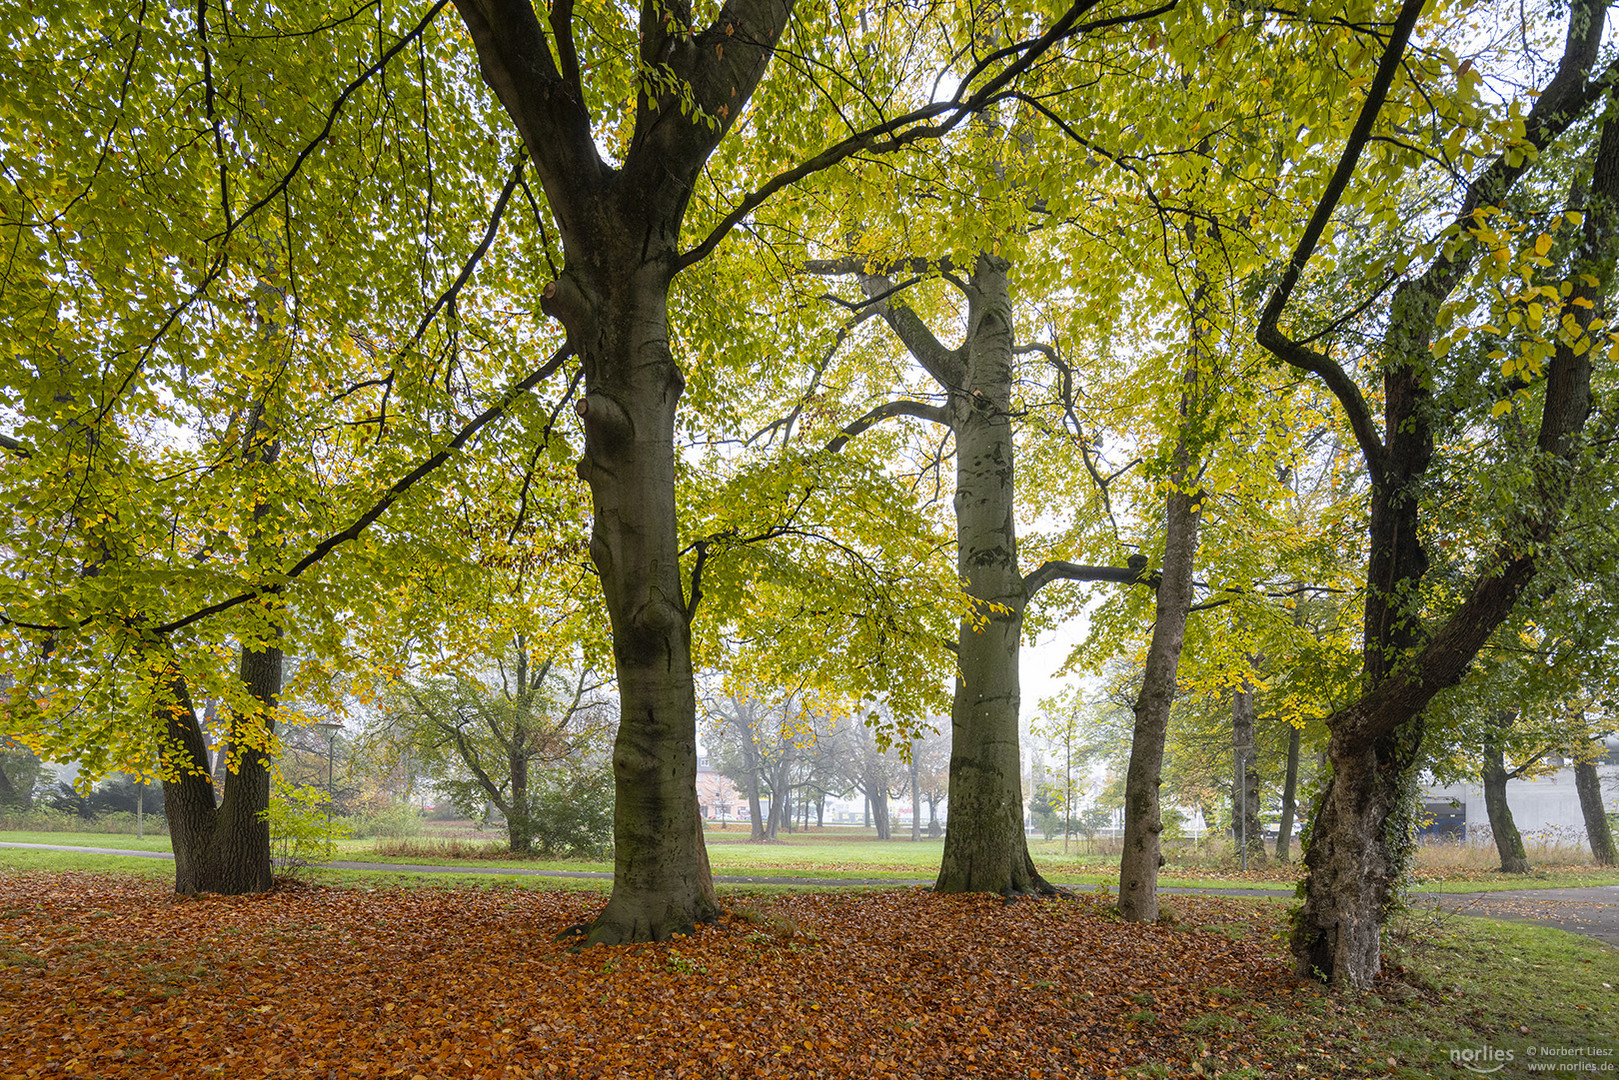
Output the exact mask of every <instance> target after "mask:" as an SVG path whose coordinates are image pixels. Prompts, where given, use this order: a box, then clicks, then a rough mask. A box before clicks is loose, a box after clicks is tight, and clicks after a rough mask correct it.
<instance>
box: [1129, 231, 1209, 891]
mask: <svg viewBox="0 0 1619 1080" xmlns="http://www.w3.org/2000/svg"><path fill="white" fill-rule="evenodd" d="M1186 239H1187V243H1188V246H1189V247H1191V248H1192V249H1193V251H1194V253H1195V252H1196V250H1197V247H1198V226H1196V225H1195V224H1189V225H1188V226H1187V228H1186ZM1195 266H1196V256H1195V254H1194V267H1195ZM1194 273H1195V274H1196V276H1197V277H1198V284H1197V287H1196V289H1195V291H1194V293H1193V295H1192V302H1191V310H1190V311H1189V312H1188V313H1187V315H1188V316H1189V318H1188V322H1189V324H1190V332H1189V336H1188V344H1187V365H1186V371H1185V374H1184V375H1183V376H1182V380H1181V381H1182V389H1181V401H1180V421H1181V430H1180V431H1179V432H1178V433H1177V434H1176V441H1175V449H1174V468H1173V470H1172V472H1171V475H1170V477H1169V482H1170V489H1169V492H1168V494H1167V495H1166V496H1165V498H1164V566H1163V572H1162V574H1161V576H1160V577H1159V580H1158V595H1157V597H1156V602H1155V606H1154V613H1153V614H1154V618H1153V627H1152V640H1151V642H1150V643H1149V644H1148V646H1147V660H1146V663H1145V665H1144V667H1143V670H1142V673H1141V693H1140V695H1139V696H1138V697H1137V698H1136V704H1135V728H1134V731H1133V732H1132V733H1131V737H1130V764H1129V766H1128V768H1127V769H1126V771H1125V777H1124V851H1123V855H1122V857H1121V859H1120V862H1119V911H1120V913H1121V914H1123V916H1124V918H1125V919H1126V920H1127V921H1129V922H1156V921H1157V920H1158V868H1159V867H1160V866H1162V865H1163V863H1164V859H1163V851H1162V843H1161V840H1162V835H1163V831H1164V825H1163V817H1162V814H1161V807H1160V804H1159V790H1158V789H1159V787H1160V786H1162V784H1163V778H1162V775H1161V774H1162V771H1163V764H1164V739H1165V736H1166V734H1167V733H1168V730H1169V708H1170V705H1171V704H1172V703H1173V702H1174V700H1175V688H1176V680H1177V676H1178V672H1179V670H1180V657H1181V646H1182V645H1183V644H1184V643H1185V641H1186V620H1187V617H1188V616H1189V615H1190V614H1191V608H1192V595H1193V591H1194V583H1193V579H1192V570H1193V566H1194V564H1195V563H1196V561H1197V533H1198V525H1199V521H1200V518H1201V509H1202V506H1201V498H1202V496H1201V493H1200V492H1198V491H1196V490H1194V488H1195V480H1194V468H1193V460H1192V452H1191V448H1190V428H1191V425H1192V423H1193V422H1194V420H1195V419H1197V418H1199V417H1200V414H1201V413H1202V411H1203V410H1204V409H1205V408H1206V402H1205V400H1204V390H1203V386H1204V380H1205V377H1206V376H1205V372H1206V370H1207V369H1208V367H1209V366H1210V356H1209V351H1208V341H1207V340H1206V335H1207V334H1208V333H1209V331H1210V329H1211V328H1212V320H1211V319H1210V315H1211V307H1212V301H1211V298H1210V296H1209V289H1208V282H1207V279H1206V278H1205V277H1204V275H1203V273H1202V271H1201V270H1194Z"/></svg>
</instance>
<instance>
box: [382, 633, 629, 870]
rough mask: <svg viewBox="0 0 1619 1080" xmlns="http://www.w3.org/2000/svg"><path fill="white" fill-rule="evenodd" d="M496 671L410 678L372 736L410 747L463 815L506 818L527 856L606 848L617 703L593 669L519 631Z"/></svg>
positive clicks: (515, 845) (514, 844)
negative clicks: (603, 694) (536, 650)
mask: <svg viewBox="0 0 1619 1080" xmlns="http://www.w3.org/2000/svg"><path fill="white" fill-rule="evenodd" d="M490 660H491V670H489V671H487V672H483V673H479V674H471V673H466V672H461V673H456V674H452V675H446V676H438V677H433V678H427V679H423V680H419V681H405V682H402V683H400V685H399V686H398V687H397V688H396V689H395V690H394V691H393V692H392V694H391V696H390V700H389V702H388V707H387V708H386V709H385V710H384V712H383V715H382V717H381V718H380V719H379V720H378V722H377V724H376V725H375V727H374V728H373V730H372V731H371V733H370V736H369V737H371V738H373V739H376V738H387V739H398V740H403V741H405V742H406V743H408V744H409V746H410V747H411V749H412V752H413V753H414V755H415V757H416V758H417V760H418V761H419V762H420V768H421V770H422V771H423V773H424V774H426V775H428V776H431V777H433V781H434V783H435V785H436V786H437V787H438V789H439V790H440V791H442V792H443V793H444V794H445V795H446V796H447V797H448V798H449V799H450V800H451V801H452V802H453V803H454V804H455V805H456V806H457V807H458V808H459V809H461V810H462V811H463V812H465V813H468V814H469V815H482V814H484V813H485V812H486V810H487V808H489V807H493V808H494V809H495V810H498V811H499V812H500V814H501V816H502V817H503V818H504V819H505V823H506V832H507V836H508V838H509V840H510V843H511V849H512V851H514V852H518V853H527V852H530V851H533V850H536V849H537V850H540V851H544V852H546V853H557V852H573V853H584V852H588V851H596V850H599V849H600V848H601V847H602V846H603V844H604V843H605V841H606V839H607V837H608V836H609V835H610V832H611V827H612V777H611V774H610V772H609V771H608V762H607V753H606V746H607V742H608V738H609V735H610V731H611V726H612V725H611V719H612V707H611V704H610V703H609V702H607V701H606V700H604V699H602V698H600V697H599V696H597V692H598V691H599V690H600V688H601V683H600V682H599V681H597V679H596V677H595V676H594V674H593V673H592V672H591V671H590V670H589V669H588V668H584V667H581V668H579V669H578V670H577V671H574V672H568V671H565V670H564V668H563V667H562V665H561V664H560V663H559V661H558V658H556V657H544V658H542V657H536V656H534V655H533V654H532V653H531V652H530V648H529V643H528V641H527V639H526V638H525V637H524V636H523V635H522V634H519V635H517V636H516V637H515V638H514V639H513V640H512V642H511V643H510V645H509V647H508V648H507V649H506V650H505V651H503V652H502V653H500V654H499V655H497V656H494V657H491V658H490Z"/></svg>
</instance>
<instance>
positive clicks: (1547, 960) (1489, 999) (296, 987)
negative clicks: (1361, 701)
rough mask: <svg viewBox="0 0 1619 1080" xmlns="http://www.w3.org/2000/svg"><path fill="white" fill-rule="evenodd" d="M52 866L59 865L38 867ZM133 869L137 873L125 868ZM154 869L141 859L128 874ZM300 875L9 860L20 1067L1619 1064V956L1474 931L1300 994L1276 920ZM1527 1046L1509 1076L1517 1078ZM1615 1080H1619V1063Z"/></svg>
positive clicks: (1415, 945) (1278, 1071)
mask: <svg viewBox="0 0 1619 1080" xmlns="http://www.w3.org/2000/svg"><path fill="white" fill-rule="evenodd" d="M41 854H43V853H41ZM108 858H118V857H116V856H111V857H108ZM128 861H130V862H135V861H137V860H133V859H131V860H128ZM483 885H484V887H482V888H464V887H462V888H413V889H397V888H387V887H374V886H372V887H365V888H356V887H334V886H325V885H309V884H305V885H295V886H291V887H287V888H282V889H278V890H277V891H276V892H274V893H271V894H268V895H265V896H255V897H232V898H226V897H207V898H202V899H197V900H191V901H181V902H177V901H176V900H175V899H174V898H173V896H172V895H171V894H170V893H169V891H168V889H167V888H166V887H165V885H164V883H163V882H161V881H159V880H154V879H152V878H151V877H146V876H136V875H131V874H125V873H96V874H90V873H43V872H39V871H18V870H15V869H9V870H8V869H5V868H4V867H3V866H0V1076H9V1075H13V1074H17V1075H36V1074H37V1075H45V1074H47V1073H50V1074H62V1075H93V1076H99V1077H107V1078H110V1080H113V1078H122V1077H130V1078H136V1077H150V1076H160V1075H200V1074H203V1073H206V1072H212V1071H223V1072H225V1073H228V1074H230V1075H235V1076H242V1077H254V1076H285V1077H303V1076H311V1075H321V1076H325V1075H328V1074H334V1075H343V1076H353V1077H373V1076H375V1077H382V1076H393V1075H398V1076H405V1077H411V1076H416V1075H422V1076H431V1077H438V1076H456V1077H463V1076H464V1077H482V1076H487V1077H514V1078H517V1077H539V1076H551V1075H557V1076H620V1075H631V1076H648V1077H650V1076H669V1077H677V1076H691V1077H768V1076H809V1075H818V1076H823V1077H833V1078H840V1080H841V1078H858V1080H866V1078H868V1077H877V1076H883V1077H887V1076H904V1077H912V1076H914V1077H940V1078H944V1077H950V1078H954V1077H986V1078H988V1077H997V1078H998V1077H1012V1076H1017V1077H1030V1076H1041V1077H1053V1076H1074V1077H1091V1076H1109V1075H1111V1076H1123V1077H1132V1078H1165V1077H1176V1078H1179V1077H1217V1078H1221V1080H1259V1078H1261V1077H1281V1076H1286V1077H1305V1078H1321V1077H1362V1078H1363V1077H1384V1076H1390V1077H1397V1078H1401V1080H1417V1078H1427V1077H1436V1076H1443V1077H1465V1076H1468V1075H1472V1074H1471V1073H1469V1072H1467V1071H1465V1070H1464V1069H1463V1068H1462V1067H1461V1063H1462V1062H1464V1061H1465V1062H1473V1063H1483V1064H1485V1067H1488V1063H1495V1062H1501V1063H1506V1064H1507V1068H1506V1069H1504V1070H1502V1071H1500V1072H1497V1073H1495V1074H1494V1075H1499V1076H1509V1077H1510V1076H1522V1075H1526V1069H1525V1066H1526V1063H1527V1062H1529V1061H1530V1060H1531V1054H1533V1056H1534V1060H1539V1059H1545V1058H1549V1059H1553V1060H1558V1061H1561V1062H1570V1061H1585V1062H1589V1063H1593V1064H1595V1065H1596V1066H1597V1068H1598V1069H1599V1070H1600V1068H1601V1065H1602V1064H1605V1063H1614V1064H1619V989H1616V988H1619V952H1615V951H1614V950H1611V949H1606V948H1603V947H1602V946H1599V945H1596V944H1593V943H1590V942H1587V941H1585V940H1583V939H1580V938H1577V937H1574V936H1572V935H1569V934H1565V933H1562V932H1560V931H1555V930H1546V929H1542V928H1538V927H1528V926H1521V925H1515V924H1507V923H1496V922H1491V921H1487V920H1476V919H1464V918H1460V917H1456V916H1443V917H1433V916H1424V917H1412V918H1410V919H1407V920H1405V921H1402V922H1401V923H1399V924H1397V925H1396V926H1394V927H1393V928H1391V931H1390V934H1389V938H1388V946H1387V949H1386V952H1385V972H1384V975H1383V977H1382V978H1381V979H1380V980H1379V982H1378V984H1377V985H1376V986H1375V987H1374V989H1373V992H1371V993H1369V994H1353V993H1335V992H1329V991H1327V990H1326V989H1324V988H1323V987H1321V986H1320V985H1319V984H1316V983H1314V982H1311V981H1307V980H1301V979H1298V978H1295V977H1294V976H1293V975H1292V973H1291V972H1290V970H1289V967H1288V962H1287V958H1286V948H1285V941H1284V940H1283V939H1284V932H1285V910H1286V904H1285V903H1283V902H1281V901H1276V900H1266V899H1247V898H1243V899H1238V898H1226V897H1175V898H1173V899H1172V900H1171V901H1170V904H1169V907H1170V910H1171V912H1172V917H1171V920H1169V921H1166V922H1165V923H1163V924H1159V925H1153V926H1143V925H1139V924H1127V923H1123V922H1121V921H1120V920H1118V918H1117V917H1116V916H1115V915H1113V914H1112V913H1111V912H1110V909H1109V907H1108V905H1107V903H1106V901H1105V900H1104V899H1102V898H1100V897H1097V896H1082V897H1080V898H1079V899H1076V900H1072V901H1058V902H1046V903H1021V904H1012V905H1004V904H1001V903H1000V902H999V901H997V900H995V899H994V898H982V897H939V896H933V895H931V894H930V893H927V892H925V891H921V890H914V889H907V890H889V891H885V892H878V893H853V894H851V893H844V892H839V893H836V894H829V893H824V892H819V893H817V892H808V893H804V892H799V893H794V894H790V895H789V894H776V895H768V896H762V897H752V898H737V897H732V898H731V899H730V900H728V902H727V906H728V907H729V908H730V912H729V914H728V915H727V916H726V918H725V919H724V920H723V921H722V923H721V924H720V925H718V926H715V927H708V928H703V929H701V930H699V932H698V933H697V934H696V935H695V936H693V937H690V938H684V939H679V940H676V941H673V942H666V943H662V944H654V945H640V946H629V947H622V948H613V949H592V950H587V951H585V952H579V953H575V952H570V951H568V948H567V944H566V942H560V941H558V940H557V936H558V934H560V933H561V932H562V931H563V930H565V929H566V928H567V927H568V926H570V925H572V924H575V923H578V922H580V921H583V920H586V919H588V918H590V917H591V915H592V914H593V912H594V911H596V910H597V909H598V907H599V905H600V904H601V897H600V896H599V895H593V894H589V893H580V892H564V891H558V890H555V889H552V888H512V887H509V886H507V885H504V884H494V885H493V886H492V887H491V884H490V883H489V882H487V881H485V882H484V883H483ZM1507 1055H1511V1057H1510V1058H1508V1057H1507ZM1611 1071H1619V1070H1611Z"/></svg>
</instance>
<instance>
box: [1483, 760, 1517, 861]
mask: <svg viewBox="0 0 1619 1080" xmlns="http://www.w3.org/2000/svg"><path fill="white" fill-rule="evenodd" d="M1509 779H1511V777H1509V776H1508V775H1507V770H1506V766H1505V764H1504V762H1503V761H1502V758H1501V748H1500V747H1499V746H1495V745H1489V746H1486V747H1485V748H1484V769H1483V773H1482V776H1481V780H1482V783H1483V786H1484V810H1485V813H1487V814H1488V815H1489V817H1490V833H1491V834H1492V835H1493V836H1494V837H1495V850H1496V854H1498V855H1500V856H1501V872H1502V873H1503V874H1527V873H1528V872H1529V856H1528V855H1527V854H1526V853H1525V852H1524V849H1523V837H1522V836H1521V835H1519V833H1518V823H1517V822H1516V821H1513V820H1512V807H1511V806H1509V805H1508V804H1507V781H1508V780H1509Z"/></svg>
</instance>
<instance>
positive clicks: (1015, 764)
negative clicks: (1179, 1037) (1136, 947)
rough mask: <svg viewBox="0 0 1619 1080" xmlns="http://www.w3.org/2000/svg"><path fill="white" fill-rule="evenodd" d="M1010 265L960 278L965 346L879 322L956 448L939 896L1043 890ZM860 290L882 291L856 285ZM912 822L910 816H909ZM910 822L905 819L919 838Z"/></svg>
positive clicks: (1046, 888)
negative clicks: (945, 811) (1029, 832)
mask: <svg viewBox="0 0 1619 1080" xmlns="http://www.w3.org/2000/svg"><path fill="white" fill-rule="evenodd" d="M1009 269H1010V264H1008V263H1007V262H1006V260H1004V259H1001V258H999V257H997V256H992V255H988V254H980V255H979V256H978V257H977V259H976V260H975V261H974V264H973V272H972V275H971V276H970V277H969V278H968V279H967V280H966V282H965V291H966V299H967V334H966V341H965V342H964V343H963V344H962V346H961V347H960V348H958V349H946V348H945V347H944V346H943V345H942V344H940V342H939V340H938V339H937V338H936V337H935V336H934V335H933V334H932V333H931V332H930V331H929V330H928V329H927V328H926V327H925V326H923V324H922V322H921V320H920V319H918V318H917V316H916V315H915V313H913V312H912V311H910V310H909V309H908V308H906V307H903V306H901V305H899V304H896V303H892V302H889V303H885V304H884V306H883V315H884V317H885V319H886V320H887V322H888V324H889V326H890V327H891V328H892V329H893V330H894V332H895V334H896V335H897V336H898V337H899V338H900V340H901V341H903V342H904V343H905V346H906V348H907V349H908V350H909V351H910V352H911V354H912V356H914V357H915V358H916V360H917V361H918V363H920V364H921V365H922V367H923V368H924V369H925V370H926V371H927V372H928V374H929V375H930V376H931V377H932V378H933V379H934V381H935V382H936V383H938V384H939V386H940V388H941V389H942V390H944V391H945V393H947V394H948V395H949V396H948V400H947V402H946V405H945V408H944V419H945V421H946V422H947V423H948V424H949V426H950V429H951V433H952V434H953V435H954V437H955V444H956V494H955V512H956V567H957V573H958V575H959V576H960V578H961V579H962V581H963V582H965V584H966V591H967V595H968V596H969V597H970V598H971V599H972V602H973V604H974V610H973V612H972V613H971V615H970V616H968V617H966V618H963V619H962V620H961V622H960V624H959V625H958V627H957V645H956V661H957V665H958V671H957V678H956V690H955V698H954V701H953V703H952V705H951V710H950V727H951V745H950V829H949V830H948V831H947V832H946V833H945V838H944V854H943V856H942V858H941V859H940V864H939V876H938V879H937V881H936V882H935V883H934V889H935V890H936V891H938V892H943V893H962V892H993V893H998V894H1000V895H1002V896H1031V895H1051V894H1053V893H1055V891H1056V890H1055V889H1053V888H1052V886H1051V885H1050V884H1049V883H1047V882H1046V880H1045V879H1044V878H1042V877H1041V876H1040V874H1039V872H1038V871H1037V870H1036V869H1035V867H1034V860H1033V859H1032V858H1030V856H1029V848H1028V842H1027V839H1026V837H1025V836H1024V833H1023V778H1022V760H1021V756H1020V753H1019V746H1018V739H1019V733H1018V707H1019V704H1020V701H1021V695H1020V689H1019V683H1018V648H1019V645H1020V639H1021V637H1022V633H1023V611H1024V608H1025V607H1026V606H1027V603H1028V590H1027V587H1026V586H1025V584H1024V580H1023V575H1022V573H1021V572H1020V571H1019V569H1018V561H1017V531H1016V525H1015V509H1016V507H1015V485H1014V469H1013V460H1014V448H1013V440H1012V401H1011V394H1012V348H1013V340H1012V299H1011V294H1010V291H1009V289H1008V286H1007V271H1008V270H1009ZM862 286H863V287H864V288H865V289H866V292H867V294H868V295H872V296H875V295H879V294H881V293H887V292H890V291H891V287H890V285H889V283H888V282H887V281H886V280H884V279H878V278H869V277H863V278H862ZM914 816H916V815H914V814H913V817H914ZM920 828H921V823H920V821H913V823H912V829H913V834H914V835H920V833H919V830H920Z"/></svg>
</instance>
